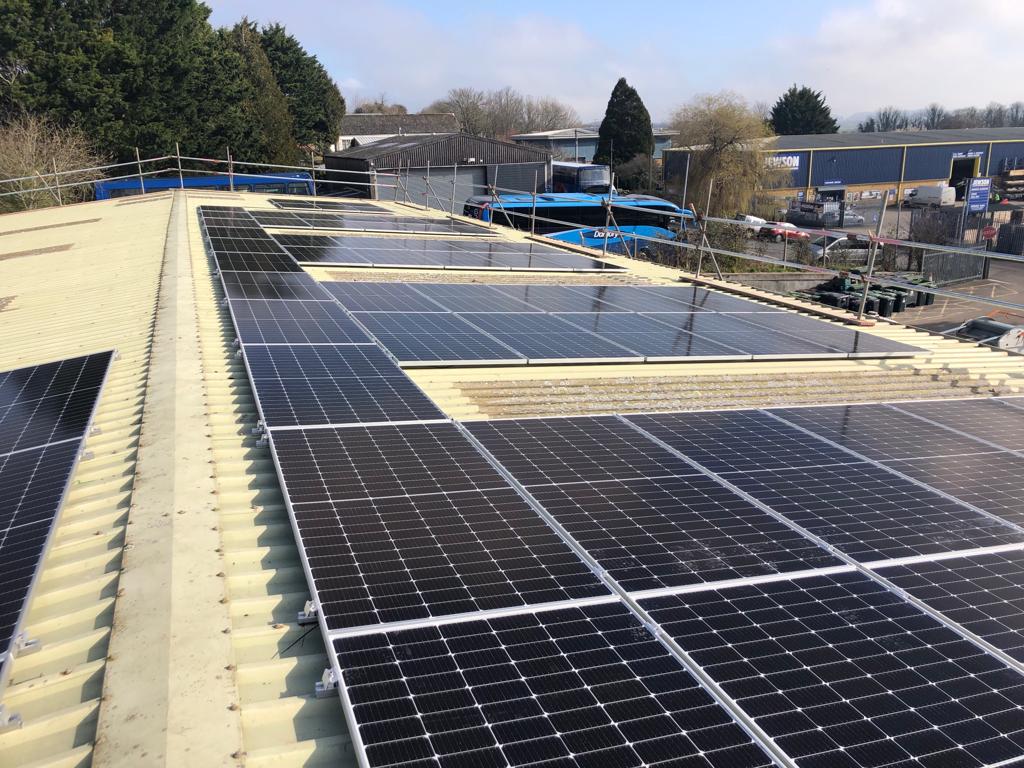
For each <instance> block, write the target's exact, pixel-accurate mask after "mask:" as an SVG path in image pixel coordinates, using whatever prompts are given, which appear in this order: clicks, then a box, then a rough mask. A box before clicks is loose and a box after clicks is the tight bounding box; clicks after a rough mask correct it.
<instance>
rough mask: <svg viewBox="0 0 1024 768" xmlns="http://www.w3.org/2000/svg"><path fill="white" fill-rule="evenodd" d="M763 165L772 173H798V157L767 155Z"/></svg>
mask: <svg viewBox="0 0 1024 768" xmlns="http://www.w3.org/2000/svg"><path fill="white" fill-rule="evenodd" d="M764 164H765V165H766V166H767V167H768V169H769V170H772V171H799V170H800V155H768V156H767V157H765V159H764Z"/></svg>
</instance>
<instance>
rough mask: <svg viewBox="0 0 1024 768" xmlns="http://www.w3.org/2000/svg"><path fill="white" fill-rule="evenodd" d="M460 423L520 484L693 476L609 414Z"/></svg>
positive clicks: (686, 466)
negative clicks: (585, 416)
mask: <svg viewBox="0 0 1024 768" xmlns="http://www.w3.org/2000/svg"><path fill="white" fill-rule="evenodd" d="M466 427H467V429H468V430H469V431H470V433H472V435H473V436H474V437H475V438H476V439H477V440H479V441H480V442H481V443H482V444H483V445H484V447H485V448H487V450H488V451H490V453H491V454H492V455H493V456H494V457H495V458H496V459H497V460H498V461H499V462H500V463H501V464H502V466H504V467H505V468H506V469H507V470H508V471H509V472H510V473H511V474H512V476H513V477H515V479H516V480H517V481H518V482H520V483H522V484H523V485H526V486H533V485H546V484H551V483H554V484H563V483H577V482H594V481H599V480H615V479H618V480H628V479H632V478H640V477H664V476H666V475H695V474H699V472H698V471H697V470H696V469H694V468H693V467H692V466H691V465H689V464H687V463H686V462H685V461H683V460H682V459H680V458H678V457H677V456H676V455H675V454H673V453H672V452H671V451H667V450H665V449H664V448H662V447H660V446H658V445H657V444H655V443H653V442H651V441H650V440H648V439H646V438H645V437H644V436H643V435H641V434H640V433H639V432H637V431H636V430H635V429H633V428H632V427H630V426H629V425H627V424H624V423H623V422H622V421H621V420H620V419H617V418H615V417H614V416H600V417H590V418H572V419H522V420H509V421H506V420H495V421H481V422H475V423H473V422H470V423H467V424H466Z"/></svg>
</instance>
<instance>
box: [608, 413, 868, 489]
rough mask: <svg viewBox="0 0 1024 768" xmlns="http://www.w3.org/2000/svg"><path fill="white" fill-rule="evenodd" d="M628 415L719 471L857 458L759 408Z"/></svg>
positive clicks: (835, 462) (696, 459) (697, 459)
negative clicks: (760, 410)
mask: <svg viewBox="0 0 1024 768" xmlns="http://www.w3.org/2000/svg"><path fill="white" fill-rule="evenodd" d="M626 419H627V420H628V421H631V422H633V423H634V424H636V425H638V426H639V427H641V428H642V429H644V430H646V431H647V432H649V433H650V434H652V435H654V436H655V437H656V438H658V439H659V440H662V441H664V442H665V443H667V444H668V445H670V446H672V447H673V448H674V449H676V450H677V451H680V452H681V453H683V454H685V455H686V456H688V457H690V458H691V459H693V460H694V461H696V462H698V463H699V464H702V465H703V466H705V467H707V468H708V469H709V470H711V471H712V472H715V473H719V474H731V473H735V472H754V471H757V470H777V469H786V468H791V467H815V466H824V465H830V464H849V463H852V462H854V461H856V459H855V458H854V457H852V456H851V455H850V454H848V453H846V452H844V451H841V450H839V449H838V448H834V447H832V446H830V445H828V444H827V443H822V442H820V441H815V440H814V439H812V438H809V437H808V436H807V435H806V434H804V433H803V432H801V431H800V430H798V429H795V428H794V427H791V426H789V425H786V424H782V423H780V422H779V421H777V420H775V419H773V418H771V417H770V416H768V415H766V414H763V413H760V412H758V411H718V412H697V413H663V414H655V415H631V416H627V417H626Z"/></svg>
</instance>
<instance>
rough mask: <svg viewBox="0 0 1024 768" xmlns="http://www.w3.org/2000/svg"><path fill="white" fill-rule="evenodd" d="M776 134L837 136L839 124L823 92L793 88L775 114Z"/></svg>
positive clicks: (782, 99) (774, 126) (772, 115)
mask: <svg viewBox="0 0 1024 768" xmlns="http://www.w3.org/2000/svg"><path fill="white" fill-rule="evenodd" d="M771 125H772V130H774V131H775V133H777V134H779V135H780V136H794V135H798V134H805V133H836V132H837V131H838V130H839V124H838V123H837V122H836V121H835V120H834V119H833V117H832V110H830V109H829V107H828V104H826V103H825V98H824V97H823V96H822V95H821V91H812V90H811V89H810V88H808V87H807V86H806V85H805V86H801V87H800V88H797V87H796V85H793V86H792V87H791V88H790V89H789V90H788V91H786V92H785V93H784V94H782V95H781V96H780V97H779V100H778V101H776V102H775V105H774V106H773V107H772V112H771Z"/></svg>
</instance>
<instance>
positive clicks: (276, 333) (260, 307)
mask: <svg viewBox="0 0 1024 768" xmlns="http://www.w3.org/2000/svg"><path fill="white" fill-rule="evenodd" d="M230 304H231V314H232V316H233V317H234V320H235V328H236V329H237V331H238V338H239V339H241V341H242V343H243V344H372V343H373V342H371V341H370V337H369V336H367V335H366V334H365V333H364V332H363V331H362V329H360V328H359V326H358V325H356V324H355V322H354V321H353V320H352V319H351V318H350V317H349V316H348V315H347V314H345V310H343V309H342V308H341V307H339V306H338V305H337V304H335V303H334V302H333V301H280V300H278V299H256V300H250V299H232V300H231V303H230Z"/></svg>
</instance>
